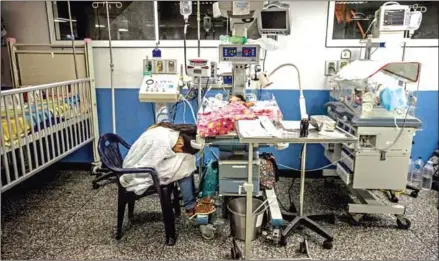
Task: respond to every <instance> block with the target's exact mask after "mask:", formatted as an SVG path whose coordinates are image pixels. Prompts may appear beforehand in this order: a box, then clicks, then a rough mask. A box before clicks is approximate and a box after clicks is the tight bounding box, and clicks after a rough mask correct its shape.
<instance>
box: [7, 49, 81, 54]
mask: <svg viewBox="0 0 439 261" xmlns="http://www.w3.org/2000/svg"><path fill="white" fill-rule="evenodd" d="M15 53H16V54H20V53H21V54H73V52H72V51H62V50H57V51H54V50H40V51H29V50H17V51H15ZM75 53H76V54H85V52H84V51H76V52H75Z"/></svg>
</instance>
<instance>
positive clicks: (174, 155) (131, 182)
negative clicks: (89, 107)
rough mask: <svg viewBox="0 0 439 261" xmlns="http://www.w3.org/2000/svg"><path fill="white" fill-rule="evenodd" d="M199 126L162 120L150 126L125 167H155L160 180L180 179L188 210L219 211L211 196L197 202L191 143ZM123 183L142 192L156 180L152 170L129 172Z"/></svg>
mask: <svg viewBox="0 0 439 261" xmlns="http://www.w3.org/2000/svg"><path fill="white" fill-rule="evenodd" d="M196 133H197V128H196V126H195V125H190V124H171V123H165V122H163V123H159V124H156V125H153V126H152V127H150V128H149V129H148V130H147V131H146V132H144V133H143V134H142V135H141V136H140V137H139V138H138V139H137V140H136V142H134V144H133V145H132V146H131V149H130V150H129V152H128V154H127V156H126V157H125V160H124V163H123V165H124V166H123V167H124V168H141V167H151V168H155V169H156V171H157V173H158V178H159V180H160V184H162V185H166V184H169V183H171V182H178V183H179V186H180V190H181V193H182V196H183V202H184V207H185V209H186V214H187V215H188V216H190V217H192V216H194V215H195V214H210V213H213V212H214V211H215V207H214V206H213V202H211V200H210V199H207V198H206V199H201V200H199V202H198V204H197V200H196V196H195V187H194V182H193V172H194V171H195V170H196V163H195V160H196V158H195V156H194V155H195V154H196V153H197V152H198V151H197V150H195V149H194V148H192V146H191V145H190V142H191V140H194V139H195V138H196ZM120 183H121V185H122V186H123V187H125V188H126V189H127V190H128V191H132V192H134V193H136V194H139V195H140V194H142V193H143V192H144V191H145V190H146V189H148V188H149V187H150V186H151V185H152V184H153V183H152V179H151V177H150V176H149V175H148V174H125V175H123V176H122V177H121V178H120Z"/></svg>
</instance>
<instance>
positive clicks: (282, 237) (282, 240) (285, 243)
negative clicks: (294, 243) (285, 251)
mask: <svg viewBox="0 0 439 261" xmlns="http://www.w3.org/2000/svg"><path fill="white" fill-rule="evenodd" d="M279 245H280V246H287V238H286V237H284V236H281V237H280V240H279Z"/></svg>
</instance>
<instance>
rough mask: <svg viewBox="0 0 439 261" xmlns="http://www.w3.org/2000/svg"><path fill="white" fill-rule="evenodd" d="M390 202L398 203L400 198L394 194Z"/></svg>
mask: <svg viewBox="0 0 439 261" xmlns="http://www.w3.org/2000/svg"><path fill="white" fill-rule="evenodd" d="M390 201H391V202H393V203H398V201H399V198H398V197H397V196H396V195H395V194H393V195H392V196H391V197H390Z"/></svg>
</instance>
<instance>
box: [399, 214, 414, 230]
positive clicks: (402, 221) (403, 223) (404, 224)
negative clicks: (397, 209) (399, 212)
mask: <svg viewBox="0 0 439 261" xmlns="http://www.w3.org/2000/svg"><path fill="white" fill-rule="evenodd" d="M396 224H397V225H398V228H400V229H409V228H410V227H411V225H412V222H410V220H408V219H407V218H406V217H402V218H399V217H397V219H396Z"/></svg>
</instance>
